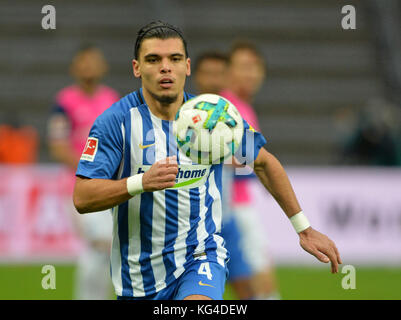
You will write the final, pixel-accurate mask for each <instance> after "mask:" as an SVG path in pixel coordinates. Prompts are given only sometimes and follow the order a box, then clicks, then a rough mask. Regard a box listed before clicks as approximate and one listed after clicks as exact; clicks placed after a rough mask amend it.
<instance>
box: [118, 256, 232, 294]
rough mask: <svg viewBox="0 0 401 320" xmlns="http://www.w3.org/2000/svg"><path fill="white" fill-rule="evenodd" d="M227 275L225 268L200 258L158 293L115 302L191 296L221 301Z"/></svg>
mask: <svg viewBox="0 0 401 320" xmlns="http://www.w3.org/2000/svg"><path fill="white" fill-rule="evenodd" d="M227 275H228V270H227V267H223V266H221V265H220V264H219V263H217V262H213V261H209V260H208V259H207V258H206V256H202V257H199V258H197V259H196V260H194V261H192V262H191V264H190V265H189V266H188V267H187V268H186V270H185V271H184V273H183V274H181V275H180V276H179V277H178V278H177V279H176V280H175V281H174V282H173V283H172V284H170V285H169V286H168V287H166V288H164V289H162V290H160V291H159V292H156V293H154V294H151V295H149V296H145V297H121V296H118V297H117V300H182V299H184V298H185V297H187V296H189V295H193V294H197V295H198V294H200V295H204V296H207V297H209V298H211V299H213V300H223V293H224V286H225V282H226V278H227Z"/></svg>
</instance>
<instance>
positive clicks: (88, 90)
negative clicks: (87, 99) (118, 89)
mask: <svg viewBox="0 0 401 320" xmlns="http://www.w3.org/2000/svg"><path fill="white" fill-rule="evenodd" d="M78 86H79V88H80V89H81V90H82V91H83V92H85V94H87V95H88V96H91V95H93V94H94V93H95V91H96V89H97V87H98V83H93V82H85V81H81V82H79V83H78Z"/></svg>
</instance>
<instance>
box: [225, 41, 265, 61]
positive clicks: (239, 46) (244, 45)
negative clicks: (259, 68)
mask: <svg viewBox="0 0 401 320" xmlns="http://www.w3.org/2000/svg"><path fill="white" fill-rule="evenodd" d="M239 50H248V51H250V52H252V53H253V54H254V55H255V56H256V57H258V58H259V60H260V62H261V63H262V65H266V61H265V58H264V57H263V54H262V53H261V52H260V51H259V49H258V48H257V47H256V45H254V44H253V43H251V42H249V41H246V40H238V41H236V42H235V43H234V44H233V45H232V46H231V50H230V54H229V56H228V61H229V63H231V60H232V57H233V55H234V54H235V53H236V52H237V51H239Z"/></svg>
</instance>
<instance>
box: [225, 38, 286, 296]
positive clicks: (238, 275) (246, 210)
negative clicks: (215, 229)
mask: <svg viewBox="0 0 401 320" xmlns="http://www.w3.org/2000/svg"><path fill="white" fill-rule="evenodd" d="M265 69H266V66H265V62H264V59H263V56H262V54H261V53H260V52H259V51H258V50H257V48H256V47H255V46H254V45H253V44H251V43H249V42H237V43H236V44H234V46H233V47H232V49H231V50H230V53H229V63H228V77H227V87H226V88H225V89H224V90H223V91H222V92H221V95H222V96H223V97H225V98H227V99H228V100H230V101H231V102H232V103H233V104H234V105H235V106H236V107H237V109H238V111H239V113H240V114H241V116H242V117H243V118H244V119H245V120H246V121H247V122H248V123H249V124H250V125H251V126H252V127H254V128H255V129H256V130H257V131H259V121H258V118H257V116H256V113H255V111H254V109H253V107H252V105H251V103H252V100H253V97H254V95H255V94H256V93H257V91H258V90H259V88H260V86H261V84H262V83H263V80H264V78H265ZM234 172H235V170H234ZM254 179H256V176H255V174H236V175H234V182H233V185H232V192H233V197H232V215H233V220H234V221H235V222H236V223H237V225H238V228H239V234H240V237H237V239H233V237H232V235H231V234H230V233H229V231H230V230H229V229H228V230H227V231H228V232H227V233H224V231H225V230H226V229H223V236H225V237H227V242H228V243H230V242H229V240H230V239H232V241H236V240H237V241H238V242H239V245H238V247H239V248H241V255H242V256H243V258H244V260H245V261H246V262H247V263H248V265H249V266H250V269H251V273H252V276H251V277H246V273H245V272H242V271H241V270H240V269H238V265H240V263H236V261H230V264H229V267H230V266H232V269H233V272H232V280H233V281H232V282H233V287H234V288H235V289H236V291H237V293H238V294H239V296H240V298H243V299H250V298H254V299H277V298H279V295H278V293H277V287H276V279H275V274H274V267H273V263H272V259H271V257H270V255H269V248H268V246H267V244H266V242H267V241H266V236H265V234H266V232H265V230H263V228H262V225H263V222H262V221H261V217H260V214H261V212H257V211H256V210H255V208H254V201H255V200H254V199H253V197H252V192H251V190H250V188H251V183H252V180H254ZM232 262H233V263H232ZM248 287H250V288H251V290H250V292H249V290H247V288H248ZM249 293H251V296H249ZM247 295H248V296H247Z"/></svg>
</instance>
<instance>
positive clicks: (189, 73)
mask: <svg viewBox="0 0 401 320" xmlns="http://www.w3.org/2000/svg"><path fill="white" fill-rule="evenodd" d="M190 75H191V59H190V58H187V76H188V77H189V76H190Z"/></svg>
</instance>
